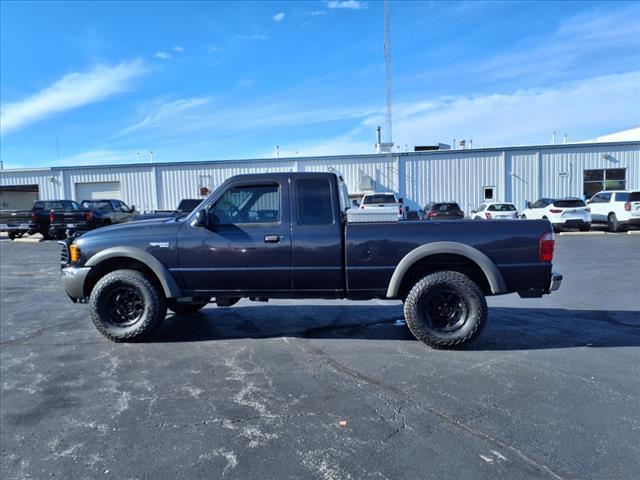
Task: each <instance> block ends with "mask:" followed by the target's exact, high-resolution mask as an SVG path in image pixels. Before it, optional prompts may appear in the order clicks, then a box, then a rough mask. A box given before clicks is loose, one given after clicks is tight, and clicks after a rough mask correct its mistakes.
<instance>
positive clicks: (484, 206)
mask: <svg viewBox="0 0 640 480" xmlns="http://www.w3.org/2000/svg"><path fill="white" fill-rule="evenodd" d="M485 208H487V206H486V205H485V204H484V203H483V204H482V205H480V206H479V207H478V209H477V210H476V212H484V209H485Z"/></svg>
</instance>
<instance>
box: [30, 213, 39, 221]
mask: <svg viewBox="0 0 640 480" xmlns="http://www.w3.org/2000/svg"><path fill="white" fill-rule="evenodd" d="M37 220H38V214H37V213H36V212H31V221H32V222H35V221H37Z"/></svg>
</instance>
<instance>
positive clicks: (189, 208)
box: [134, 198, 202, 221]
mask: <svg viewBox="0 0 640 480" xmlns="http://www.w3.org/2000/svg"><path fill="white" fill-rule="evenodd" d="M201 203H202V199H201V198H183V199H182V200H180V203H178V206H177V208H176V209H175V210H152V211H150V212H145V213H142V214H140V215H138V216H136V217H135V218H134V220H135V221H139V220H151V219H152V218H168V217H176V216H180V215H186V214H189V213H191V212H193V210H195V208H196V207H197V206H198V205H200V204H201Z"/></svg>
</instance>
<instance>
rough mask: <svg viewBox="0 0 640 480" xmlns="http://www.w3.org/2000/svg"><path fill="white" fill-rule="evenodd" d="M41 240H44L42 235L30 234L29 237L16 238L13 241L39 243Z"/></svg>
mask: <svg viewBox="0 0 640 480" xmlns="http://www.w3.org/2000/svg"><path fill="white" fill-rule="evenodd" d="M43 240H44V238H42V235H40V234H35V235H31V236H29V237H20V238H16V239H15V240H13V241H14V243H40V242H42V241H43Z"/></svg>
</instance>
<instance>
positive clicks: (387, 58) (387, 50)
mask: <svg viewBox="0 0 640 480" xmlns="http://www.w3.org/2000/svg"><path fill="white" fill-rule="evenodd" d="M389 3H390V1H389V0H384V67H385V81H386V110H387V112H386V113H387V115H386V120H385V127H386V130H387V131H386V132H385V133H386V140H387V143H388V144H389V145H391V144H392V143H393V130H392V127H391V45H390V43H389V33H390V29H391V15H390V13H389Z"/></svg>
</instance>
